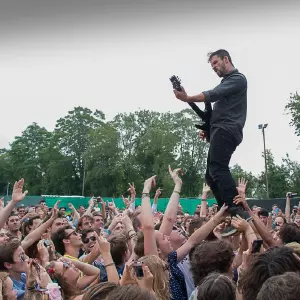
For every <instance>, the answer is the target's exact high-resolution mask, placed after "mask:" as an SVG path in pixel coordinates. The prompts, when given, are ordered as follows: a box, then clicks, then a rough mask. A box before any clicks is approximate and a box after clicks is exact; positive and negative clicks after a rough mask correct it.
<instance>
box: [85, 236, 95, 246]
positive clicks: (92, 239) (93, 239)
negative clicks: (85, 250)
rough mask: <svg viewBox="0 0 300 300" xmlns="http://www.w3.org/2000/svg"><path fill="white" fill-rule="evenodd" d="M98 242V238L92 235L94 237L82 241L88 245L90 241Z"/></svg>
mask: <svg viewBox="0 0 300 300" xmlns="http://www.w3.org/2000/svg"><path fill="white" fill-rule="evenodd" d="M96 240H97V238H96V237H95V236H94V235H92V236H90V237H89V238H88V237H87V238H85V239H82V242H83V243H84V244H88V243H89V242H90V241H92V242H96Z"/></svg>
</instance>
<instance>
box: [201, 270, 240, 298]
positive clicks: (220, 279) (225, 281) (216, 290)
mask: <svg viewBox="0 0 300 300" xmlns="http://www.w3.org/2000/svg"><path fill="white" fill-rule="evenodd" d="M235 289H236V287H235V284H234V283H233V282H232V280H231V279H230V278H229V277H228V276H226V275H223V274H220V273H215V272H213V273H210V274H209V275H207V276H206V277H205V278H204V279H203V280H202V281H201V283H200V285H199V286H198V292H197V299H198V300H235V299H236V296H235Z"/></svg>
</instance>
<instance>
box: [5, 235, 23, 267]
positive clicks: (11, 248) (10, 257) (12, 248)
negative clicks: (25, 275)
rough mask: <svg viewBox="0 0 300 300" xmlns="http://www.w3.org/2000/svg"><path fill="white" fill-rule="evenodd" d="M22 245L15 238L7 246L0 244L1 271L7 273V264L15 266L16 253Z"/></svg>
mask: <svg viewBox="0 0 300 300" xmlns="http://www.w3.org/2000/svg"><path fill="white" fill-rule="evenodd" d="M20 245H21V243H20V241H19V240H18V239H17V238H13V239H11V240H10V241H8V242H7V243H5V244H0V271H7V268H6V267H5V266H4V264H5V263H10V264H14V263H15V262H14V253H15V252H16V250H17V249H18V248H19V247H20Z"/></svg>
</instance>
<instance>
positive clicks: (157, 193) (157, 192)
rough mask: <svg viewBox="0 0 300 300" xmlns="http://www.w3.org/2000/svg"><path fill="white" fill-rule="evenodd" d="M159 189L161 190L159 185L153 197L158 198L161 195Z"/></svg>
mask: <svg viewBox="0 0 300 300" xmlns="http://www.w3.org/2000/svg"><path fill="white" fill-rule="evenodd" d="M161 191H162V189H161V188H160V187H159V188H158V189H157V190H156V192H155V196H154V198H158V197H159V196H160V195H161Z"/></svg>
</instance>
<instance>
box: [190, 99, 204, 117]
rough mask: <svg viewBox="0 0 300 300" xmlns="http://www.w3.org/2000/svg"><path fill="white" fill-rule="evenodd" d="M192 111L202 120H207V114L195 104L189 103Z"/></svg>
mask: <svg viewBox="0 0 300 300" xmlns="http://www.w3.org/2000/svg"><path fill="white" fill-rule="evenodd" d="M188 104H189V106H190V107H191V108H192V110H193V111H194V112H195V113H196V114H197V115H198V116H199V117H200V119H204V118H205V113H204V112H203V111H202V110H201V109H200V108H199V107H198V106H197V105H196V104H195V103H193V102H192V103H188Z"/></svg>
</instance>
